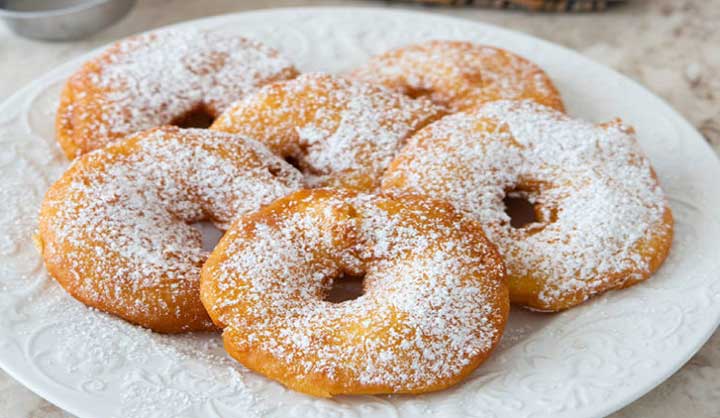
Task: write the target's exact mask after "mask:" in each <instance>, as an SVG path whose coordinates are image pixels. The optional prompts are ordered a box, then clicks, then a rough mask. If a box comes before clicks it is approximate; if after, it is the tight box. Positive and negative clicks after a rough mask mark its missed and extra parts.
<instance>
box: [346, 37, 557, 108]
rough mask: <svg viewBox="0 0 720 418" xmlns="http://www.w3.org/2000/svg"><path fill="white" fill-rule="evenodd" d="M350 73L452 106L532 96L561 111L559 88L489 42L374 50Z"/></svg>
mask: <svg viewBox="0 0 720 418" xmlns="http://www.w3.org/2000/svg"><path fill="white" fill-rule="evenodd" d="M350 75H351V77H353V78H356V79H359V80H363V81H366V82H369V83H376V84H381V85H384V86H386V87H388V88H390V89H393V90H396V91H400V92H402V93H405V94H407V95H409V96H411V97H427V98H429V99H431V100H432V101H433V102H435V103H437V104H439V105H442V106H445V107H446V108H448V109H450V110H451V111H459V110H465V109H468V108H471V107H475V106H477V105H479V104H481V103H486V102H491V101H494V100H503V99H504V100H521V99H532V100H534V101H536V102H538V103H541V104H544V105H546V106H550V107H553V108H555V109H557V110H563V102H562V98H561V96H560V93H559V92H558V91H557V89H556V88H555V85H554V84H553V83H552V81H551V80H550V77H549V76H548V75H547V74H545V72H544V71H543V70H542V69H541V68H540V67H538V66H537V65H535V64H534V63H532V62H530V61H529V60H527V59H525V58H523V57H521V56H519V55H517V54H514V53H512V52H509V51H506V50H504V49H501V48H496V47H492V46H487V45H478V44H474V43H471V42H463V41H444V40H435V41H428V42H424V43H420V44H414V45H408V46H404V47H400V48H397V49H393V50H390V51H388V52H385V53H383V54H380V55H376V56H374V57H372V58H370V60H369V61H368V63H367V64H365V65H364V66H362V67H360V68H358V69H356V70H354V71H353V72H351V73H350Z"/></svg>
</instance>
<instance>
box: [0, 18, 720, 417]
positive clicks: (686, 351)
mask: <svg viewBox="0 0 720 418" xmlns="http://www.w3.org/2000/svg"><path fill="white" fill-rule="evenodd" d="M349 12H353V13H357V14H358V15H363V14H364V15H366V17H368V16H375V15H377V16H378V17H382V16H394V17H404V18H407V19H417V20H418V21H419V22H420V23H419V25H420V26H422V25H423V22H425V23H427V27H428V28H430V29H429V30H431V31H432V30H434V29H433V28H432V25H430V23H431V22H445V23H446V24H447V25H450V24H453V23H455V24H458V25H464V26H467V27H470V26H473V27H475V28H477V29H478V30H480V31H484V32H488V33H492V34H493V35H494V36H497V37H498V38H503V37H504V38H507V39H514V40H516V41H522V42H526V43H528V44H532V45H534V46H536V47H537V48H539V49H540V50H548V51H553V53H554V54H555V55H558V54H559V55H560V56H564V57H565V58H568V59H570V60H572V61H575V62H579V63H582V64H583V65H585V66H587V68H588V69H589V70H592V72H599V73H601V74H603V75H604V76H605V77H607V78H608V79H613V80H616V81H617V82H621V83H624V84H625V85H627V86H629V90H628V91H630V92H631V94H636V95H642V96H643V98H642V100H644V101H647V102H648V103H649V104H652V106H654V108H655V109H659V110H660V111H662V113H663V114H665V115H671V116H672V118H673V123H677V124H678V126H679V128H680V129H681V130H682V131H683V132H686V133H688V136H692V137H688V138H686V140H687V141H690V142H692V145H693V146H700V147H701V149H703V150H704V151H703V152H705V153H708V154H710V155H713V158H714V162H713V163H712V164H714V169H715V170H717V171H718V172H720V164H719V161H718V160H717V158H715V157H714V153H713V151H712V150H711V148H710V146H709V145H708V144H707V143H706V142H705V141H704V140H703V139H702V136H701V135H700V134H699V133H698V132H697V131H696V130H695V129H694V128H693V127H692V126H691V125H690V124H689V123H688V122H687V121H686V120H685V119H684V118H683V117H682V116H680V115H679V114H678V113H677V112H676V111H674V110H673V109H672V108H670V106H669V105H668V104H667V103H666V102H665V101H663V100H662V99H660V98H658V97H657V96H655V95H653V94H652V93H650V92H649V91H648V90H647V89H645V88H644V87H642V86H640V85H639V84H637V83H636V82H635V81H633V80H630V79H629V78H627V77H625V76H623V75H621V74H619V73H617V72H615V71H613V70H611V69H609V68H607V67H605V66H603V65H601V64H597V63H594V62H592V61H591V60H589V59H587V58H585V57H583V56H582V55H580V54H578V53H576V52H574V51H572V50H569V49H567V48H564V47H562V46H559V45H556V44H552V43H550V42H547V41H543V40H539V39H537V38H534V37H532V36H529V35H526V34H522V33H518V32H514V31H510V30H507V29H503V28H498V27H495V26H492V25H487V24H483V23H477V22H470V21H466V20H462V19H457V18H453V17H447V16H438V15H433V14H430V13H423V12H413V11H400V10H388V9H381V8H342V7H340V8H325V7H317V8H314V7H310V8H307V7H306V8H291V9H273V10H260V11H253V12H245V13H237V14H231V15H221V16H215V17H209V18H203V19H198V20H194V21H190V22H182V23H178V24H175V25H171V26H168V27H189V26H195V25H198V26H206V25H209V24H210V23H217V24H218V26H222V25H225V24H228V23H231V22H232V21H233V19H238V20H239V19H249V18H254V19H268V20H269V21H271V20H272V19H273V17H274V16H280V15H283V14H295V13H297V14H302V13H305V14H317V15H333V14H337V15H340V14H346V13H349ZM101 49H102V48H100V49H96V50H94V51H92V52H90V53H88V54H85V55H83V56H81V57H78V58H75V59H73V60H71V61H70V62H68V63H67V64H64V65H63V66H61V67H58V68H57V69H55V70H53V71H50V72H49V73H47V74H46V75H44V76H43V77H41V78H39V79H38V80H36V81H35V82H33V83H31V84H30V85H29V86H27V87H25V88H23V89H21V90H20V91H18V92H17V93H15V94H14V95H12V96H11V97H10V98H8V99H7V100H6V101H5V102H3V103H2V104H0V110H2V109H7V108H9V107H10V106H12V105H13V104H16V103H19V104H22V103H23V102H24V101H25V100H26V99H27V98H28V97H31V96H32V95H33V94H34V93H35V91H36V90H38V86H45V87H47V86H49V85H50V82H51V81H54V80H57V79H59V78H60V77H61V76H63V75H65V74H67V73H68V72H69V71H71V69H74V68H76V67H77V66H79V65H80V63H82V62H83V61H85V60H86V59H87V58H88V57H90V56H92V55H94V54H97V53H98V51H100V50H101ZM550 55H552V54H550ZM561 90H562V88H561ZM571 110H572V109H571ZM0 114H1V113H0ZM706 162H707V161H706ZM716 189H717V191H718V194H720V186H718V187H716ZM713 220H715V219H714V218H713ZM708 316H709V317H708V318H706V319H707V321H706V322H705V323H704V324H703V330H704V332H703V333H702V336H701V337H697V338H696V339H695V340H693V341H692V344H689V343H686V344H685V345H683V352H682V353H681V354H680V355H675V356H673V361H672V362H670V363H671V364H663V367H660V368H659V372H658V373H655V378H654V379H648V381H647V382H645V384H644V385H641V386H638V387H635V388H633V390H632V391H628V392H627V393H625V394H624V397H622V398H619V399H613V402H609V403H607V404H605V405H603V406H602V407H599V408H596V409H595V410H594V411H592V412H588V413H587V415H585V416H601V415H606V414H609V413H611V412H613V411H615V410H617V409H619V408H621V407H623V406H625V405H627V404H628V403H630V402H632V401H634V400H635V399H637V398H639V397H640V396H642V395H643V394H645V393H647V392H648V391H649V390H651V389H652V388H654V387H655V386H657V385H658V384H659V383H661V382H662V381H664V380H665V379H666V378H668V377H669V376H670V375H672V374H673V373H674V372H675V371H677V370H678V369H679V368H680V367H681V366H682V365H683V364H684V363H685V362H687V360H689V359H690V357H692V355H693V354H695V353H696V352H697V351H698V350H699V349H700V347H702V345H703V344H704V343H705V341H707V339H708V338H709V337H710V336H711V335H712V333H713V332H714V330H715V328H716V327H717V325H718V323H720V308H719V309H716V310H715V311H714V312H712V315H708ZM23 365H24V364H21V363H20V362H17V363H13V362H12V359H10V358H6V357H5V356H3V355H0V366H2V367H3V368H4V369H5V370H6V371H7V372H8V374H10V375H11V376H13V377H14V378H15V379H17V380H18V381H20V382H22V383H23V384H24V385H26V386H27V387H29V388H30V389H31V390H33V391H35V392H36V393H38V394H40V395H41V396H43V397H45V398H46V399H48V400H49V401H51V402H53V403H55V404H57V405H58V406H60V407H62V408H64V409H66V410H68V411H70V412H73V413H75V414H77V415H79V416H88V415H87V414H88V412H87V410H86V409H83V406H82V403H83V402H82V401H83V399H82V397H80V396H77V395H76V394H73V393H72V392H70V391H68V390H64V389H63V388H58V387H52V386H50V385H48V384H47V382H42V381H40V380H39V379H37V378H36V376H34V375H29V374H27V373H25V372H24V370H22V366H23ZM448 394H449V392H448Z"/></svg>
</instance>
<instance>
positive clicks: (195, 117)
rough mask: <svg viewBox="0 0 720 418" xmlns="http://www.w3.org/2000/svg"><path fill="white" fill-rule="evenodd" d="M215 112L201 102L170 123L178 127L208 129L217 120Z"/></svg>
mask: <svg viewBox="0 0 720 418" xmlns="http://www.w3.org/2000/svg"><path fill="white" fill-rule="evenodd" d="M215 116H216V115H215V114H214V112H212V111H211V109H210V108H208V107H207V106H206V105H205V104H199V105H197V106H195V107H194V108H192V109H190V111H188V112H187V113H185V114H184V115H181V116H180V117H177V118H175V119H174V120H173V121H172V122H170V125H173V126H177V127H178V128H200V129H207V128H209V127H210V125H212V124H213V122H214V121H215Z"/></svg>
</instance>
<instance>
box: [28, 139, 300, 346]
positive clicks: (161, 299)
mask: <svg viewBox="0 0 720 418" xmlns="http://www.w3.org/2000/svg"><path fill="white" fill-rule="evenodd" d="M300 181H301V178H300V174H299V173H297V171H295V170H294V169H293V168H292V167H290V166H289V165H287V164H286V163H284V162H283V161H282V160H280V159H278V158H277V157H275V156H273V155H271V154H270V153H269V152H268V151H267V150H265V149H264V148H263V147H262V146H261V145H260V144H257V143H254V142H251V141H247V140H243V139H242V138H240V137H234V136H231V135H228V134H221V133H211V132H209V131H205V130H196V129H192V130H180V129H178V128H172V127H166V128H157V129H153V130H150V131H146V132H141V133H138V134H136V135H133V136H131V137H129V138H127V139H125V140H124V141H120V142H117V143H115V144H112V145H110V146H108V147H106V148H104V149H102V150H97V151H95V152H92V153H89V154H86V155H83V156H82V157H80V158H78V159H77V160H76V161H75V162H74V163H73V165H72V166H71V167H70V168H69V169H68V170H67V172H65V174H64V175H63V176H62V177H61V178H60V179H59V180H58V181H57V182H56V183H55V184H53V185H52V186H51V187H50V189H49V190H48V192H47V194H46V197H45V200H44V202H43V205H42V208H41V211H40V219H39V228H38V235H37V241H38V244H39V245H38V247H39V248H40V251H41V253H42V256H43V258H44V260H45V265H46V267H47V269H48V272H49V273H50V275H51V276H52V277H54V278H55V279H56V280H57V281H58V283H60V285H62V286H63V288H65V289H66V290H67V291H68V292H69V293H70V294H71V295H72V296H73V297H75V298H76V299H78V300H80V301H81V302H83V303H85V304H86V305H88V306H92V307H95V308H97V309H99V310H102V311H105V312H109V313H112V314H115V315H117V316H120V317H122V318H124V319H126V320H127V321H130V322H133V323H135V324H139V325H142V326H144V327H147V328H150V329H152V330H154V331H158V332H167V333H175V332H185V331H199V330H209V329H213V325H212V323H211V321H210V319H209V317H208V316H207V313H206V312H205V309H204V308H203V306H202V303H201V302H200V298H199V294H198V286H199V280H200V268H201V267H202V263H203V262H204V261H205V257H206V253H205V252H204V250H203V249H202V238H201V235H200V233H199V232H198V231H197V230H195V229H194V227H192V226H190V225H189V224H190V223H193V222H196V221H199V220H203V219H210V220H212V221H213V222H215V223H216V224H217V225H218V226H219V227H227V225H228V224H229V223H230V221H231V220H232V219H233V218H234V216H235V214H237V213H242V212H243V211H247V210H253V209H256V208H257V207H259V206H260V205H261V204H263V203H269V202H270V201H272V200H273V199H274V198H276V197H279V196H282V195H284V194H286V193H288V192H290V191H292V190H294V189H297V188H299V187H300Z"/></svg>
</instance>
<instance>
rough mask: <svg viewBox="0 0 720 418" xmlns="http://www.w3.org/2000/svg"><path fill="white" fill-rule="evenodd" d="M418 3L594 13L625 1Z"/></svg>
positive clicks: (457, 0) (431, 0)
mask: <svg viewBox="0 0 720 418" xmlns="http://www.w3.org/2000/svg"><path fill="white" fill-rule="evenodd" d="M411 1H414V2H416V3H423V4H434V5H438V4H440V5H448V6H480V7H495V8H499V9H503V8H524V9H528V10H532V11H543V12H594V11H600V10H605V8H606V7H608V6H609V5H611V4H613V3H622V2H623V0H411Z"/></svg>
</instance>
